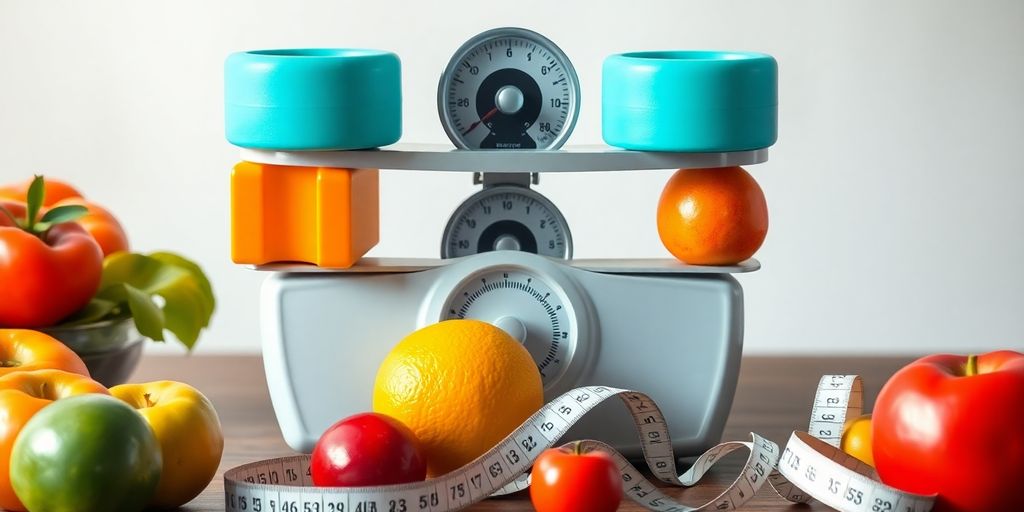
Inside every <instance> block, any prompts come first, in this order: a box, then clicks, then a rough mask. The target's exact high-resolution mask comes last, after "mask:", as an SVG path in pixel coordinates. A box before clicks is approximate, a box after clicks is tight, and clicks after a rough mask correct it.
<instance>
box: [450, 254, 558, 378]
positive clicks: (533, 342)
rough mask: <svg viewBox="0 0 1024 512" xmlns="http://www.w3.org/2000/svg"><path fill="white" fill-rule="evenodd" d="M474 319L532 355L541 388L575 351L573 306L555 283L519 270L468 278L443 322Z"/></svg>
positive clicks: (487, 272)
mask: <svg viewBox="0 0 1024 512" xmlns="http://www.w3.org/2000/svg"><path fill="white" fill-rule="evenodd" d="M453 318H473V319H476V320H482V321H484V322H488V323H491V324H494V325H496V326H498V327H500V328H502V329H504V330H505V331H506V332H508V333H509V334H510V335H512V337H513V338H516V339H518V340H519V341H520V342H521V343H522V344H523V346H525V347H526V349H527V350H528V351H529V352H530V355H531V356H533V360H534V361H536V363H537V369H539V370H540V374H541V378H542V379H543V382H544V387H545V389H546V388H548V387H550V386H551V385H552V384H554V383H555V382H556V381H557V380H558V379H559V378H560V377H561V376H562V374H563V373H564V372H565V369H566V367H567V366H568V363H569V362H570V361H571V359H572V356H573V353H574V352H575V348H576V342H577V326H576V325H575V320H574V318H575V317H574V315H573V312H572V305H571V304H570V303H569V301H568V300H567V299H566V297H565V294H564V292H563V290H562V289H561V288H560V287H559V286H558V285H557V284H556V283H549V282H546V281H545V280H544V279H543V278H540V277H538V276H536V275H534V274H533V273H532V272H530V271H528V270H524V269H522V268H518V267H506V268H489V269H485V270H483V271H480V272H478V273H476V274H474V275H471V276H470V277H469V278H467V279H466V280H465V281H463V282H462V284H461V285H460V286H459V287H457V288H456V290H455V291H454V292H453V293H452V295H451V296H450V297H449V298H448V301H447V302H446V303H445V305H444V318H443V319H446V320H447V319H453Z"/></svg>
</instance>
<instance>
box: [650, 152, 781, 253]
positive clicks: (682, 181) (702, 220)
mask: <svg viewBox="0 0 1024 512" xmlns="http://www.w3.org/2000/svg"><path fill="white" fill-rule="evenodd" d="M767 234H768V204H767V203H766V202H765V199H764V192H762V191H761V187H760V186H758V184H757V182H756V181H754V178H753V177H752V176H750V174H748V173H747V171H745V170H743V168H742V167H723V168H717V169H680V170H678V171H676V173H675V174H673V175H672V178H670V179H669V180H668V184H666V185H665V189H664V190H663V191H662V192H661V199H659V200H658V235H659V236H660V237H661V243H663V244H664V245H665V248H666V249H668V250H669V252H671V253H672V255H673V256H675V257H676V258H678V259H679V260H681V261H683V262H684V263H689V264H691V265H731V264H735V263H739V262H741V261H743V260H745V259H747V258H749V257H751V256H753V255H754V253H755V252H757V250H758V249H759V248H760V247H761V244H762V243H763V242H764V237H765V235H767Z"/></svg>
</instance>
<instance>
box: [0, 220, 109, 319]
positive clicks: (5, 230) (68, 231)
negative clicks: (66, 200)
mask: <svg viewBox="0 0 1024 512" xmlns="http://www.w3.org/2000/svg"><path fill="white" fill-rule="evenodd" d="M0 206H3V207H4V208H5V209H6V210H7V211H8V212H9V213H11V214H12V215H14V216H15V217H16V218H21V217H22V216H23V215H24V210H25V208H24V205H19V204H16V203H9V202H0ZM102 271H103V253H102V252H101V251H100V247H99V245H97V244H96V241H95V240H93V238H92V237H91V236H89V234H88V233H86V232H85V230H84V229H82V227H81V226H79V225H77V224H75V223H73V222H64V223H61V224H57V225H55V226H53V227H51V228H50V229H48V230H47V231H46V232H45V233H43V234H41V235H38V236H37V235H35V234H32V233H29V232H27V231H25V230H23V229H21V228H19V227H15V226H12V223H11V220H10V219H9V218H8V217H7V216H6V215H3V214H2V213H0V327H25V328H34V327H46V326H50V325H54V324H56V323H57V322H59V321H60V320H61V319H63V318H64V317H66V316H68V315H70V314H71V313H74V312H75V311H78V310H79V309H80V308H81V307H82V306H85V305H86V303H88V302H89V300H90V299H92V296H93V295H94V294H95V293H96V290H97V289H98V288H99V286H100V277H101V274H102Z"/></svg>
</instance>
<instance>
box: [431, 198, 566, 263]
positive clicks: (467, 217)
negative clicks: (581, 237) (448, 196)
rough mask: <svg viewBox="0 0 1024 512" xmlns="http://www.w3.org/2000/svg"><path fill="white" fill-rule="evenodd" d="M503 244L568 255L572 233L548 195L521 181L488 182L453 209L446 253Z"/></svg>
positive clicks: (458, 253)
mask: <svg viewBox="0 0 1024 512" xmlns="http://www.w3.org/2000/svg"><path fill="white" fill-rule="evenodd" d="M500 250H511V251H525V252H530V253H533V254H540V255H542V256H550V257H552V258H565V259H568V258H571V257H572V235H571V234H570V233H569V226H568V225H567V224H566V222H565V217H562V213H561V212H559V211H558V209H557V208H555V205H554V204H552V203H551V201H548V199H547V198H546V197H544V196H542V195H540V194H538V193H537V192H534V191H533V190H530V189H528V188H526V187H520V186H515V185H499V186H494V187H488V188H485V189H483V190H481V191H480V192H477V193H476V194H473V195H472V196H470V197H469V198H468V199H466V200H465V201H464V202H463V203H462V204H461V205H459V207H458V208H457V209H456V210H455V213H453V214H452V216H451V218H450V219H449V220H448V225H447V226H446V227H445V229H444V235H443V236H442V237H441V257H442V258H456V257H459V256H468V255H470V254H479V253H483V252H490V251H500Z"/></svg>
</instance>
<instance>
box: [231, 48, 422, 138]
mask: <svg viewBox="0 0 1024 512" xmlns="http://www.w3.org/2000/svg"><path fill="white" fill-rule="evenodd" d="M224 122H225V123H224V124H225V134H226V136H227V139H228V141H230V142H231V143H232V144H234V145H236V146H242V147H246V148H256V149H274V150H291V151H301V150H342V149H364V148H374V147H379V146H385V145H388V144H393V143H395V142H397V141H398V139H399V138H400V137H401V136H402V79H401V62H400V61H399V59H398V55H395V54H394V53H391V52H387V51H381V50H363V49H344V48H342V49H330V48H318V49H293V50H258V51H251V52H240V53H234V54H232V55H230V56H229V57H228V59H227V61H226V62H225V64H224Z"/></svg>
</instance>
